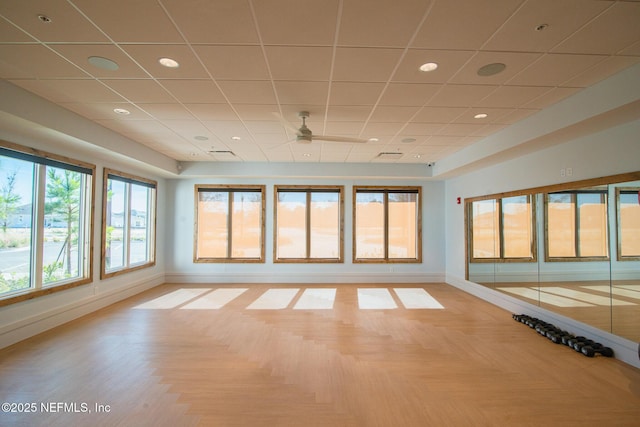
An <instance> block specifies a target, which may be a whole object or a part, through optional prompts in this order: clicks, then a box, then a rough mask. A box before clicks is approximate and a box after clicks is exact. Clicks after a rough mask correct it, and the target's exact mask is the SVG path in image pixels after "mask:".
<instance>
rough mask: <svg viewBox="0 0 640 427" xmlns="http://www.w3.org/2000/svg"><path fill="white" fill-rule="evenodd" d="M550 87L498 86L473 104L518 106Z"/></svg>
mask: <svg viewBox="0 0 640 427" xmlns="http://www.w3.org/2000/svg"><path fill="white" fill-rule="evenodd" d="M550 89H551V88H550V87H546V86H500V87H498V88H497V89H496V90H494V91H493V92H491V93H490V94H489V95H488V96H486V97H485V98H483V99H482V100H480V101H479V102H477V103H476V104H475V105H476V106H478V107H494V108H514V107H519V106H521V105H523V104H526V103H528V102H531V100H533V99H536V98H537V97H539V96H542V95H543V94H545V93H546V92H548V91H549V90H550Z"/></svg>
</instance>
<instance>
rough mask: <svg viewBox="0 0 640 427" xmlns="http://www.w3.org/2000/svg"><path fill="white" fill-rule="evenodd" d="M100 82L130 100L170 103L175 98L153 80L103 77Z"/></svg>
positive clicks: (135, 101)
mask: <svg viewBox="0 0 640 427" xmlns="http://www.w3.org/2000/svg"><path fill="white" fill-rule="evenodd" d="M102 82H103V83H105V84H106V85H107V86H109V87H110V88H112V89H113V90H115V91H116V92H117V93H119V94H120V95H122V96H123V97H124V98H126V99H127V100H128V101H130V102H134V103H137V102H143V103H150V102H161V103H171V102H174V101H175V99H173V98H172V97H171V95H170V94H169V93H168V92H167V91H166V90H164V89H163V88H162V86H160V85H159V84H158V83H157V82H155V81H154V80H150V79H146V80H141V79H135V80H129V79H122V80H112V79H105V80H102Z"/></svg>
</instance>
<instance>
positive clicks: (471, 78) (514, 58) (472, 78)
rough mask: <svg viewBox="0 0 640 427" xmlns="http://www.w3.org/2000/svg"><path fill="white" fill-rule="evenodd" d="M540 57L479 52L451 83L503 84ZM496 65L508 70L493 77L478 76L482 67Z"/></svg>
mask: <svg viewBox="0 0 640 427" xmlns="http://www.w3.org/2000/svg"><path fill="white" fill-rule="evenodd" d="M540 56H541V54H539V53H520V52H517V53H514V52H478V53H477V54H475V55H474V56H473V58H471V59H470V60H469V62H467V63H466V64H465V65H464V67H462V68H461V69H460V70H459V71H458V72H457V73H456V74H455V75H454V76H453V77H452V78H451V79H450V80H449V82H450V83H465V84H484V85H492V84H503V83H505V82H506V81H508V80H509V79H511V78H512V77H513V76H515V75H516V74H518V73H519V72H521V71H522V70H524V69H525V68H527V67H528V66H529V65H531V64H532V63H533V62H535V61H536V60H537V59H538V58H540ZM495 63H502V64H505V65H506V68H505V69H504V70H503V71H502V72H500V73H498V74H495V75H493V76H480V75H478V71H479V69H480V68H481V67H483V66H485V65H489V64H495Z"/></svg>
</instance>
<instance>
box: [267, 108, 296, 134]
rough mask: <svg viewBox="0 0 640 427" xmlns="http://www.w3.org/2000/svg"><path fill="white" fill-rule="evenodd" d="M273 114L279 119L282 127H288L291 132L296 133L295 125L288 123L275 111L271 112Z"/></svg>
mask: <svg viewBox="0 0 640 427" xmlns="http://www.w3.org/2000/svg"><path fill="white" fill-rule="evenodd" d="M273 115H274V116H276V117H277V118H278V120H280V123H282V125H283V126H284V127H286V128H287V129H289V130H290V131H291V132H293V134H294V135H297V134H298V131H299V129H298V128H297V127H295V126H294V125H292V124H291V123H289V122H288V121H286V120H285V119H284V117H282V115H281V114H280V113H278V112H276V111H274V112H273Z"/></svg>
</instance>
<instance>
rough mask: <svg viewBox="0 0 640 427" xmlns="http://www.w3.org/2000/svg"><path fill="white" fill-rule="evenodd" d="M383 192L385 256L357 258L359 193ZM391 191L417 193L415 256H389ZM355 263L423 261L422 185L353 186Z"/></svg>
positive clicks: (411, 262)
mask: <svg viewBox="0 0 640 427" xmlns="http://www.w3.org/2000/svg"><path fill="white" fill-rule="evenodd" d="M359 192H361V193H383V194H384V202H383V203H384V232H383V234H384V257H383V258H357V256H356V254H357V238H358V236H357V230H356V228H357V227H356V225H357V223H356V215H357V195H358V193H359ZM390 193H411V194H417V198H418V200H417V201H416V208H417V212H416V257H415V258H389V223H388V221H389V199H388V196H389V194H390ZM352 224H353V225H352V226H353V236H352V238H353V244H352V246H353V248H352V249H353V263H354V264H420V263H422V187H420V186H369V185H357V186H353V221H352Z"/></svg>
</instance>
